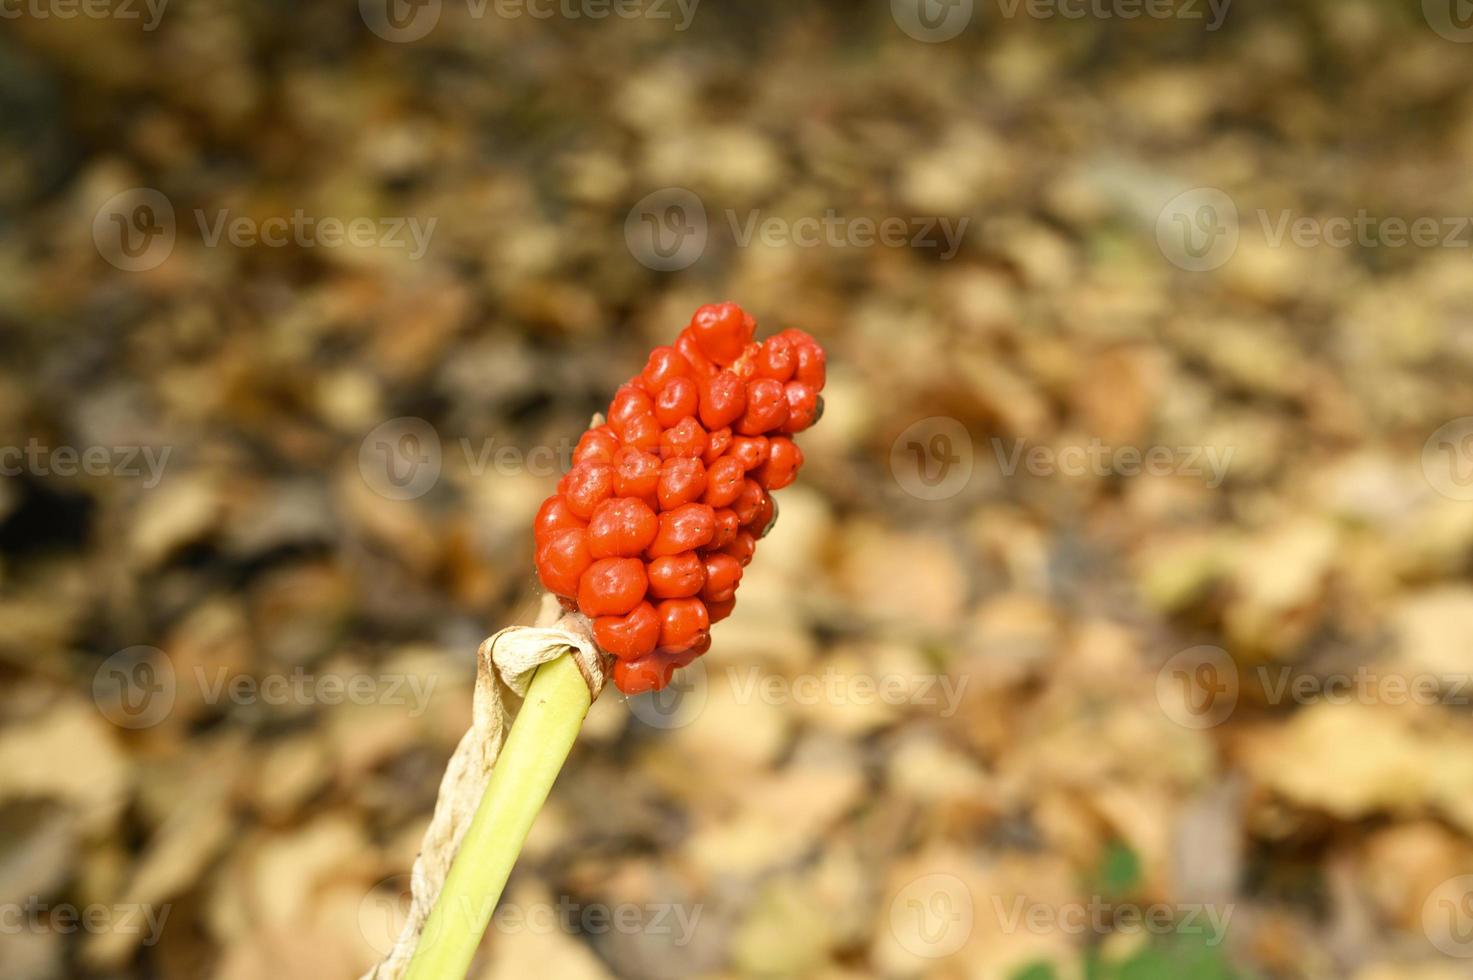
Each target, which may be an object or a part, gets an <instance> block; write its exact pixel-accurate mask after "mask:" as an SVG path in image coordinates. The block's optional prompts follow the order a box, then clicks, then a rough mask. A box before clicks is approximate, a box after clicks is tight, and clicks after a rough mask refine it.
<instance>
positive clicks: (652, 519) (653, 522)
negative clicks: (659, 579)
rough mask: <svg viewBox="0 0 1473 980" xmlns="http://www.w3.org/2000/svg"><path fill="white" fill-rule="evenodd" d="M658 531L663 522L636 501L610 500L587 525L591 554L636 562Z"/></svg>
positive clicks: (631, 498) (599, 507)
mask: <svg viewBox="0 0 1473 980" xmlns="http://www.w3.org/2000/svg"><path fill="white" fill-rule="evenodd" d="M659 530H660V519H659V518H658V517H657V516H655V512H654V511H653V510H651V509H650V505H649V504H647V503H645V502H644V501H642V500H640V499H639V498H637V497H611V498H610V499H608V500H605V501H604V502H603V503H601V504H599V505H598V508H597V509H596V510H595V511H594V512H593V517H592V518H591V519H590V520H589V522H588V550H589V553H590V554H592V555H593V557H594V558H633V557H635V556H636V555H640V554H642V553H643V552H644V549H646V548H648V547H649V546H650V542H652V541H654V540H655V534H656V533H657V532H658V531H659ZM569 594H571V593H569Z"/></svg>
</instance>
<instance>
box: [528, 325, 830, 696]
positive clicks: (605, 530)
mask: <svg viewBox="0 0 1473 980" xmlns="http://www.w3.org/2000/svg"><path fill="white" fill-rule="evenodd" d="M756 329H757V324H756V322H755V321H754V320H753V319H752V318H751V317H750V316H748V315H747V314H746V313H744V312H743V311H742V309H741V307H739V306H737V305H736V304H735V303H721V304H717V305H708V306H703V307H701V308H700V309H699V310H697V311H696V314H695V316H694V317H692V318H691V322H690V326H689V327H687V328H686V329H685V330H683V331H681V334H680V337H679V338H678V339H677V340H676V341H675V346H673V347H657V348H655V350H654V351H653V352H652V353H651V354H650V358H649V362H648V363H647V364H645V367H644V370H643V371H642V372H641V373H640V374H639V376H638V377H636V378H634V379H633V380H631V381H630V382H628V383H627V384H625V385H623V386H621V387H620V388H619V391H618V393H617V394H616V395H615V396H614V400H613V402H612V403H611V404H610V405H609V412H608V422H607V423H606V424H604V425H600V426H598V427H597V428H593V429H589V430H588V431H587V432H585V433H584V434H583V438H582V439H580V440H579V441H578V448H577V449H576V450H575V451H574V453H573V468H572V469H571V470H569V471H568V473H567V475H566V476H564V477H563V479H562V481H561V482H560V483H559V484H558V488H557V493H556V494H554V495H553V496H551V497H549V498H547V501H546V502H545V503H543V505H542V509H541V510H539V511H538V512H537V522H536V529H535V530H536V539H537V574H538V576H539V577H540V578H541V579H542V584H543V585H546V586H547V588H548V589H549V590H551V591H552V592H554V593H556V594H557V595H558V596H560V597H562V599H563V601H564V604H565V605H568V606H572V605H575V604H576V605H577V607H578V609H579V610H580V611H582V613H583V614H584V615H585V616H587V617H589V618H590V619H592V620H593V635H594V638H595V639H596V640H597V641H598V644H599V646H601V647H602V648H603V649H604V651H605V652H607V653H609V654H611V655H612V656H613V657H614V658H615V662H614V683H615V684H616V685H617V686H618V688H619V690H621V691H623V692H624V693H625V694H637V693H640V692H642V691H657V690H659V689H660V688H662V687H664V686H665V685H666V684H668V683H670V677H671V675H672V674H673V673H674V671H675V668H677V667H683V666H685V665H686V664H688V663H690V662H691V661H692V660H694V659H695V658H696V657H699V656H700V655H701V654H703V653H705V652H706V651H707V650H708V649H709V648H710V646H711V633H710V630H711V624H712V623H716V622H720V621H721V620H722V619H725V618H726V617H727V616H729V615H731V610H732V607H733V606H735V605H736V589H737V585H738V583H739V582H740V581H741V578H742V569H743V568H744V567H745V566H746V564H747V563H748V562H750V561H751V560H752V553H753V552H754V551H755V550H756V547H757V540H758V539H759V538H761V537H762V536H763V535H764V534H765V533H766V532H767V529H768V527H769V526H770V525H771V524H772V520H773V514H774V511H773V504H772V497H771V496H769V494H770V492H771V491H773V490H778V489H781V488H782V487H785V486H787V485H788V484H789V483H792V482H793V478H794V477H795V476H796V475H797V472H798V467H799V466H801V465H802V464H803V454H802V453H801V452H800V451H799V450H798V447H797V446H796V445H794V443H793V440H792V438H791V436H792V435H793V434H794V433H797V432H801V431H802V430H804V429H806V428H808V427H809V426H810V425H812V424H813V423H814V421H815V420H816V418H817V417H818V413H819V405H820V402H819V391H820V390H822V388H823V382H824V353H823V348H821V347H819V346H818V343H817V342H816V341H815V340H814V339H813V338H812V337H810V336H808V334H806V333H804V332H803V331H801V330H784V331H783V332H782V333H779V334H777V335H775V336H773V337H769V338H768V339H767V340H766V341H764V342H762V343H754V342H753V340H752V337H753V335H754V333H755V332H756Z"/></svg>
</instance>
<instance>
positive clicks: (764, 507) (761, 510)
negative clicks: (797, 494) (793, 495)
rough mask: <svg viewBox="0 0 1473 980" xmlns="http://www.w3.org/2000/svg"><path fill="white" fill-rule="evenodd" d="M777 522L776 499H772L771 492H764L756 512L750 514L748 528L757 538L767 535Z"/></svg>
mask: <svg viewBox="0 0 1473 980" xmlns="http://www.w3.org/2000/svg"><path fill="white" fill-rule="evenodd" d="M776 523H777V501H775V500H773V499H772V494H770V493H764V494H763V495H762V501H761V503H760V504H758V505H757V513H755V514H753V515H752V520H751V522H750V523H749V524H748V527H749V529H750V530H751V531H752V533H753V534H755V535H757V537H758V538H759V539H761V538H765V537H767V534H768V532H769V531H771V530H772V526H773V525H774V524H776Z"/></svg>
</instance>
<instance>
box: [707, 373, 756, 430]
mask: <svg viewBox="0 0 1473 980" xmlns="http://www.w3.org/2000/svg"><path fill="white" fill-rule="evenodd" d="M746 407H747V386H746V385H744V384H742V379H741V378H738V377H737V376H736V375H735V374H732V373H731V372H730V371H722V372H721V373H720V374H717V375H714V376H712V377H711V378H709V379H708V380H706V382H705V383H704V384H702V385H701V424H703V425H704V426H705V427H706V428H707V429H720V428H722V427H723V426H729V425H731V424H732V423H733V422H735V421H736V420H737V419H739V418H741V417H742V412H743V411H744V410H745V409H746Z"/></svg>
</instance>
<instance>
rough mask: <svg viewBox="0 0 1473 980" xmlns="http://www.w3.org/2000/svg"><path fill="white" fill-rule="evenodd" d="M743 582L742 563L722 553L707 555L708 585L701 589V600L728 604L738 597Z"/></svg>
mask: <svg viewBox="0 0 1473 980" xmlns="http://www.w3.org/2000/svg"><path fill="white" fill-rule="evenodd" d="M741 581H742V563H741V562H739V561H737V560H736V559H735V558H733V557H732V556H731V555H728V554H725V553H722V552H717V553H716V554H714V555H707V556H706V584H705V585H704V586H702V587H701V598H702V599H704V600H706V601H707V602H726V601H727V600H728V599H730V598H732V597H733V596H735V595H736V590H737V586H738V585H739V584H741Z"/></svg>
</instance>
